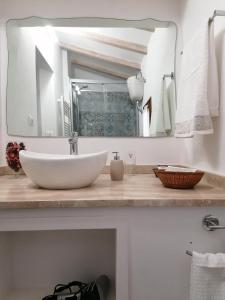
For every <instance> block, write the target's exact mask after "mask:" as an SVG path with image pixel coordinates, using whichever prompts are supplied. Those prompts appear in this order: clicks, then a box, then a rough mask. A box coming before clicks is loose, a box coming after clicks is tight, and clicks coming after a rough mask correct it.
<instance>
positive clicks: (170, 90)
mask: <svg viewBox="0 0 225 300" xmlns="http://www.w3.org/2000/svg"><path fill="white" fill-rule="evenodd" d="M167 94H168V103H169V114H170V124H171V129H170V135H174V132H175V116H176V107H177V104H176V90H175V81H174V80H173V79H172V80H171V81H170V83H169V86H168V87H167Z"/></svg>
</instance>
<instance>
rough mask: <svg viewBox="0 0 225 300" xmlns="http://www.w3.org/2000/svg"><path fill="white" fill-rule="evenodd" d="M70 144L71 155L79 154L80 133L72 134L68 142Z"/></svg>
mask: <svg viewBox="0 0 225 300" xmlns="http://www.w3.org/2000/svg"><path fill="white" fill-rule="evenodd" d="M68 142H69V144H70V155H77V154H78V132H72V136H71V137H70V138H69V140H68Z"/></svg>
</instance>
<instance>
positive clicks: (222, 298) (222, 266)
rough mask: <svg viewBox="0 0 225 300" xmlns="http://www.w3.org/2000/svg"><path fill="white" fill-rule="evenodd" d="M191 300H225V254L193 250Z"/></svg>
mask: <svg viewBox="0 0 225 300" xmlns="http://www.w3.org/2000/svg"><path fill="white" fill-rule="evenodd" d="M190 300H225V254H223V253H218V254H211V253H206V254H201V253H197V252H193V257H192V266H191V281H190Z"/></svg>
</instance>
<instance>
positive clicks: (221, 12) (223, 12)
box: [209, 10, 225, 22]
mask: <svg viewBox="0 0 225 300" xmlns="http://www.w3.org/2000/svg"><path fill="white" fill-rule="evenodd" d="M215 17H225V10H214V12H213V16H212V17H211V18H210V19H209V22H213V21H214V19H215Z"/></svg>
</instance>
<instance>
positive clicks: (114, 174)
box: [110, 152, 124, 181]
mask: <svg viewBox="0 0 225 300" xmlns="http://www.w3.org/2000/svg"><path fill="white" fill-rule="evenodd" d="M113 154H114V159H113V160H111V163H110V176H111V179H112V180H113V181H117V180H118V181H119V180H123V176H124V163H123V161H122V160H121V159H120V157H119V152H113Z"/></svg>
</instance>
